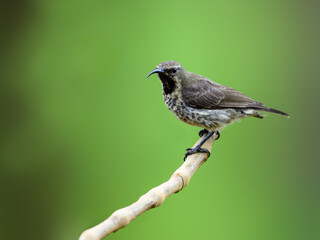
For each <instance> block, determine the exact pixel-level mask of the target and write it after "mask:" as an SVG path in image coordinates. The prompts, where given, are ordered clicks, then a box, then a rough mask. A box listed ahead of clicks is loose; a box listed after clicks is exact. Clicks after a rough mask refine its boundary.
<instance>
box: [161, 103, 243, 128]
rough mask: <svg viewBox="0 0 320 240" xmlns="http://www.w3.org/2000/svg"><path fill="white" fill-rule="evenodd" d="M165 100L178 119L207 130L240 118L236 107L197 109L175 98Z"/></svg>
mask: <svg viewBox="0 0 320 240" xmlns="http://www.w3.org/2000/svg"><path fill="white" fill-rule="evenodd" d="M165 102H166V105H167V107H168V108H169V110H170V111H171V112H172V113H173V114H174V115H175V116H176V117H177V118H178V119H180V120H181V121H183V122H185V123H187V124H190V125H193V126H198V127H201V128H205V129H207V130H216V129H221V128H223V127H224V126H225V125H227V124H230V123H232V122H233V121H234V120H237V119H238V118H239V115H238V113H237V111H236V110H235V109H215V110H210V109H196V108H192V107H189V106H186V105H185V104H184V103H183V102H181V101H178V100H176V101H175V99H166V100H165Z"/></svg>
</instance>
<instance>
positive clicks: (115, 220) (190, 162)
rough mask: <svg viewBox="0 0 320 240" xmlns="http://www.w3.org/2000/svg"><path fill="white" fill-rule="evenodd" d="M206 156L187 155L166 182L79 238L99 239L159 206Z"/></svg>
mask: <svg viewBox="0 0 320 240" xmlns="http://www.w3.org/2000/svg"><path fill="white" fill-rule="evenodd" d="M216 137H217V135H216V134H214V135H213V136H212V137H211V138H209V139H208V140H207V141H206V142H205V143H204V145H203V146H202V148H205V149H208V150H209V151H211V148H212V144H213V142H214V140H215V139H216ZM202 139H203V137H202V138H200V139H199V140H198V141H197V142H196V143H195V145H194V146H193V147H195V146H197V145H198V144H199V143H200V141H201V140H202ZM207 158H208V156H207V154H206V153H196V154H193V155H190V156H188V157H187V159H186V161H185V162H184V163H183V164H182V165H181V167H179V168H178V169H177V170H176V171H175V172H174V173H173V174H172V176H171V177H170V179H169V180H168V181H167V182H164V183H162V184H161V185H159V186H157V187H155V188H153V189H151V190H150V191H149V192H147V193H146V194H144V195H142V196H141V197H140V198H139V199H138V201H136V202H135V203H133V204H131V205H129V206H127V207H125V208H121V209H119V210H117V211H115V212H114V213H113V214H112V215H111V216H110V217H109V218H107V219H106V220H104V221H103V222H102V223H100V224H98V225H96V226H94V227H92V228H90V229H88V230H86V231H84V232H83V233H82V234H81V236H80V238H79V240H100V239H102V238H104V237H106V236H108V235H109V234H110V233H113V232H115V231H117V230H119V229H120V228H123V227H125V226H127V225H128V224H129V223H130V222H131V221H132V220H134V219H135V218H136V217H138V216H139V215H140V214H142V213H143V212H145V211H147V210H149V209H152V208H154V207H159V206H160V205H161V204H162V203H163V202H164V200H165V199H166V198H167V197H169V196H170V195H171V194H173V193H177V192H179V191H181V190H182V189H183V188H184V187H185V186H187V185H188V183H189V182H190V179H191V177H192V176H193V174H194V173H195V172H196V171H197V170H198V168H199V167H200V166H201V165H202V164H203V163H204V162H205V161H206V160H207Z"/></svg>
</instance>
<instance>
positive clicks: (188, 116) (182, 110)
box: [163, 94, 195, 125]
mask: <svg viewBox="0 0 320 240" xmlns="http://www.w3.org/2000/svg"><path fill="white" fill-rule="evenodd" d="M163 98H164V102H165V104H166V106H167V107H168V109H169V110H170V111H171V112H172V113H173V114H174V115H175V116H176V117H177V118H179V119H180V120H181V121H183V122H186V123H188V124H192V125H194V122H193V119H194V118H195V114H194V113H193V112H192V111H190V108H189V107H188V106H186V105H185V103H184V102H183V101H182V100H181V97H180V95H178V94H167V95H166V94H164V95H163Z"/></svg>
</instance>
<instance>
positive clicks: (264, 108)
mask: <svg viewBox="0 0 320 240" xmlns="http://www.w3.org/2000/svg"><path fill="white" fill-rule="evenodd" d="M256 110H260V111H265V112H272V113H276V114H280V115H283V116H286V117H288V118H289V117H290V115H289V114H288V113H285V112H282V111H280V110H277V109H273V108H268V107H265V106H263V107H261V108H256Z"/></svg>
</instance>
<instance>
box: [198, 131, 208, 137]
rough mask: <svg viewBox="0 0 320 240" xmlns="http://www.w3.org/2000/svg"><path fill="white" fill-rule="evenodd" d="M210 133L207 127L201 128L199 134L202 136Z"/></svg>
mask: <svg viewBox="0 0 320 240" xmlns="http://www.w3.org/2000/svg"><path fill="white" fill-rule="evenodd" d="M207 133H208V130H207V129H202V130H200V132H199V136H200V137H202V136H203V135H205V134H207Z"/></svg>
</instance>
